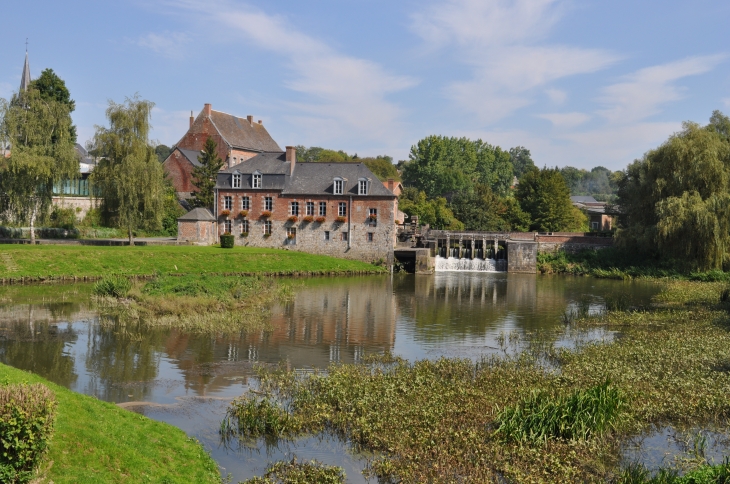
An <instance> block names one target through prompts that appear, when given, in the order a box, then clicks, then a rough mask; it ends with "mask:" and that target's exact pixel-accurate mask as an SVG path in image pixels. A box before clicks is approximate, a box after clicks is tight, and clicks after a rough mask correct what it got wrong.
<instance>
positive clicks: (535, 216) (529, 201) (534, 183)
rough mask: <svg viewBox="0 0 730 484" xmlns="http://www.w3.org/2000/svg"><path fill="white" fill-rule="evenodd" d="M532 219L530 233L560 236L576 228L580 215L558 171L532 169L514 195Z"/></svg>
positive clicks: (552, 169) (525, 175)
mask: <svg viewBox="0 0 730 484" xmlns="http://www.w3.org/2000/svg"><path fill="white" fill-rule="evenodd" d="M515 196H516V198H517V200H518V201H519V202H520V206H521V207H522V209H523V210H524V211H525V212H527V213H528V214H529V215H530V219H531V220H532V223H531V225H530V228H531V230H537V231H540V232H559V231H562V230H571V229H573V228H574V227H575V224H576V218H577V217H578V215H577V214H576V213H575V211H574V210H573V208H574V207H573V205H572V204H571V202H570V191H569V190H568V186H567V185H566V184H565V179H564V178H563V176H562V175H561V174H560V170H558V169H557V168H543V169H542V170H539V169H537V168H533V169H532V170H529V171H527V172H526V173H525V174H524V175H523V176H522V179H521V180H520V184H519V185H518V186H517V193H516V194H515Z"/></svg>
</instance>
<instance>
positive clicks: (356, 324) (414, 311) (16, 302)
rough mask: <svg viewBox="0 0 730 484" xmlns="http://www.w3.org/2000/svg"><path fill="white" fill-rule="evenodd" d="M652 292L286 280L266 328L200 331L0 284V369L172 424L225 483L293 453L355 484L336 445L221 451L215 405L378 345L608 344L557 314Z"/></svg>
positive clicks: (439, 278) (497, 282)
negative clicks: (133, 322) (130, 320)
mask: <svg viewBox="0 0 730 484" xmlns="http://www.w3.org/2000/svg"><path fill="white" fill-rule="evenodd" d="M657 291H658V287H657V286H656V285H655V284H654V283H651V282H642V281H633V282H625V281H613V280H601V279H593V278H586V277H564V276H535V275H524V274H506V273H460V272H444V273H436V274H435V275H430V276H425V275H395V276H363V277H349V278H311V279H302V280H299V281H298V282H297V284H296V290H295V295H294V297H293V299H292V300H291V301H288V302H286V303H284V304H276V305H274V307H273V308H272V316H271V317H272V323H273V326H274V328H275V329H274V330H273V331H272V332H265V333H256V334H217V335H206V336H201V335H195V334H187V333H184V332H179V331H171V330H149V331H144V332H128V331H125V330H120V329H119V328H116V329H115V328H114V327H110V326H109V325H103V324H100V321H99V314H98V313H97V312H95V311H94V310H93V309H92V308H91V305H90V304H89V301H90V286H89V285H63V286H60V285H59V286H23V287H19V286H9V287H3V288H0V361H2V362H3V363H6V364H9V365H12V366H15V367H18V368H22V369H25V370H30V371H33V372H35V373H37V374H39V375H41V376H43V377H45V378H47V379H49V380H51V381H53V382H55V383H57V384H59V385H63V386H65V387H68V388H70V389H72V390H74V391H77V392H81V393H84V394H87V395H93V396H96V397H97V398H99V399H102V400H106V401H109V402H114V403H117V404H121V405H122V406H125V407H126V408H129V409H130V410H133V411H137V412H140V413H142V414H144V415H147V416H149V417H150V418H153V419H157V420H162V421H165V422H168V423H171V424H173V425H176V426H178V427H180V428H182V429H183V430H184V431H186V432H187V433H188V434H189V435H191V436H194V437H196V438H197V439H199V440H200V441H201V442H202V443H203V445H205V447H206V448H207V449H208V450H209V451H210V452H211V454H212V456H213V458H214V459H216V461H217V462H218V463H219V465H220V466H221V468H222V469H223V473H224V475H225V474H227V473H230V474H231V476H232V478H233V480H232V482H238V481H240V480H243V479H246V478H248V477H251V476H254V475H261V474H262V473H263V471H264V469H265V468H266V465H267V462H269V461H273V460H277V459H281V458H290V457H291V456H293V455H296V456H297V458H299V459H312V458H316V459H317V460H319V461H321V462H325V463H328V464H335V465H339V466H342V467H344V468H345V471H346V473H347V476H348V482H352V483H358V482H367V481H366V480H365V479H364V478H363V477H362V476H361V474H360V472H361V470H362V468H363V466H364V464H365V459H366V457H365V456H360V455H353V454H351V453H350V452H349V451H348V447H347V445H346V443H344V442H340V441H338V440H336V439H329V438H324V437H312V438H306V439H301V440H299V441H296V442H285V443H280V444H274V445H267V444H266V443H264V442H260V445H258V446H253V447H242V446H233V447H226V446H224V445H223V444H221V442H220V438H219V435H218V428H219V424H220V421H221V420H222V418H223V416H224V414H225V410H226V406H227V405H228V402H230V400H231V399H232V398H234V397H236V396H239V395H241V394H242V393H243V392H245V391H246V390H247V389H248V388H249V385H251V384H253V383H254V381H253V378H252V376H253V367H254V365H256V364H257V363H267V364H280V363H281V364H285V365H287V366H288V367H290V368H294V369H297V370H300V371H303V372H304V371H311V370H312V369H316V368H326V367H327V365H329V364H330V363H332V362H344V363H351V362H357V361H360V360H361V359H362V358H363V356H364V355H366V354H368V353H373V352H384V351H390V352H392V353H393V354H395V355H398V356H401V357H403V358H406V359H408V360H416V359H425V358H428V359H434V358H439V357H442V356H445V357H460V358H472V359H478V358H480V357H482V356H483V355H489V354H495V353H496V354H501V353H503V352H509V351H519V349H520V342H521V341H526V340H529V338H530V336H531V335H534V334H537V333H540V334H543V335H548V337H549V338H550V340H551V341H554V342H555V344H556V345H557V346H572V345H575V344H577V342H580V341H585V340H595V339H604V340H609V339H611V338H612V337H613V336H614V335H613V334H611V333H609V332H605V331H596V330H594V331H592V332H590V333H580V334H578V333H575V332H573V331H570V330H569V329H568V328H566V326H565V324H564V323H563V322H562V315H563V314H564V313H565V311H566V310H570V309H571V308H574V307H577V306H582V307H587V308H589V310H590V311H599V310H600V309H601V307H602V305H603V301H604V299H605V298H606V297H617V296H620V295H621V296H623V297H625V298H628V300H629V301H630V304H632V305H645V304H648V302H649V301H650V298H651V297H652V296H653V295H654V294H656V292H657ZM510 342H511V343H512V344H510Z"/></svg>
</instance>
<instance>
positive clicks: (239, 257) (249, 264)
mask: <svg viewBox="0 0 730 484" xmlns="http://www.w3.org/2000/svg"><path fill="white" fill-rule="evenodd" d="M362 271H369V272H375V271H385V268H383V267H376V266H374V265H372V264H368V263H365V262H359V261H351V260H344V259H336V258H334V257H327V256H321V255H313V254H307V253H304V252H295V251H288V250H279V249H259V248H249V247H236V248H234V249H221V248H219V247H199V246H141V247H138V246H135V247H98V246H62V245H38V246H30V245H2V246H0V278H5V279H7V278H19V277H31V278H48V277H74V276H75V277H84V276H91V277H97V276H104V275H109V274H123V275H130V276H132V275H139V276H146V275H152V274H155V273H162V274H211V273H214V274H234V273H252V274H253V273H284V274H289V273H293V272H313V273H317V274H325V273H340V274H342V273H348V272H362Z"/></svg>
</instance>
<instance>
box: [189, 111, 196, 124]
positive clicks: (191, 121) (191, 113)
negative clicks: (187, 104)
mask: <svg viewBox="0 0 730 484" xmlns="http://www.w3.org/2000/svg"><path fill="white" fill-rule="evenodd" d="M193 121H195V118H194V117H193V112H192V111H190V127H191V128H192V127H193Z"/></svg>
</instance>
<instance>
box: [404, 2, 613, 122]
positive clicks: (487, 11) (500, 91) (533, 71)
mask: <svg viewBox="0 0 730 484" xmlns="http://www.w3.org/2000/svg"><path fill="white" fill-rule="evenodd" d="M565 4H566V2H565V1H564V0H516V1H507V0H449V1H448V2H447V3H446V4H445V5H443V4H439V5H432V6H431V7H428V8H426V10H425V11H424V12H422V13H419V14H416V15H415V16H414V17H413V23H412V28H413V30H414V31H415V32H416V33H417V34H418V35H420V36H421V37H422V38H423V39H424V42H426V44H428V45H430V46H432V47H445V48H446V47H448V48H453V49H455V51H456V55H457V56H458V58H459V59H460V60H461V61H462V62H463V63H464V64H466V65H468V66H471V68H472V73H473V75H472V79H471V80H468V81H457V82H454V83H452V84H451V85H450V86H448V88H447V89H446V96H447V97H449V98H451V99H453V100H454V101H455V102H456V104H457V105H458V106H459V107H460V108H461V109H463V110H466V111H470V112H472V113H474V114H476V115H477V117H478V118H479V119H481V120H482V121H484V122H495V121H497V120H499V119H501V118H503V117H505V116H508V115H509V114H511V113H513V112H514V111H516V110H517V109H519V108H521V107H524V106H527V105H529V104H531V103H532V102H533V91H534V90H535V89H536V88H539V87H542V86H545V85H547V84H548V83H550V82H551V81H554V80H557V79H561V78H564V77H568V76H573V75H577V74H586V73H591V72H596V71H598V70H601V69H604V68H606V67H608V66H609V65H611V64H613V63H615V62H616V61H617V60H618V59H619V56H617V55H616V54H613V53H611V52H608V51H605V50H600V49H584V48H579V47H572V46H566V45H548V44H546V43H545V42H543V39H544V37H545V36H547V34H548V33H549V32H550V30H551V29H552V27H553V26H554V25H555V24H556V23H557V21H558V20H559V19H560V18H561V16H562V13H563V11H564V5H565ZM538 41H540V42H541V43H540V44H539V45H538V44H537V42H538ZM553 94H556V96H555V98H556V99H558V100H561V97H562V100H564V96H561V95H560V94H559V93H553Z"/></svg>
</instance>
